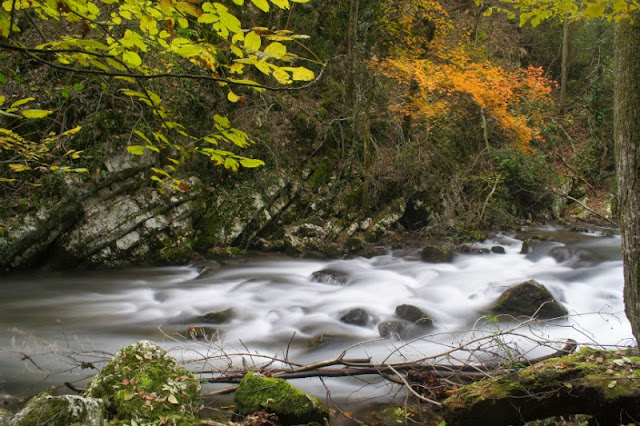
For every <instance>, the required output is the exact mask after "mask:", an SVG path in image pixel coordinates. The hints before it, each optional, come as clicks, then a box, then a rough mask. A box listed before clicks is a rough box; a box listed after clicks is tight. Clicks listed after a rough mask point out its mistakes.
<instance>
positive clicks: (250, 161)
mask: <svg viewBox="0 0 640 426" xmlns="http://www.w3.org/2000/svg"><path fill="white" fill-rule="evenodd" d="M240 164H242V167H246V168H248V169H249V168H254V167H260V166H264V161H262V160H256V159H254V158H245V159H244V160H240Z"/></svg>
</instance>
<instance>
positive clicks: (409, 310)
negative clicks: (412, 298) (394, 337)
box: [396, 305, 433, 327]
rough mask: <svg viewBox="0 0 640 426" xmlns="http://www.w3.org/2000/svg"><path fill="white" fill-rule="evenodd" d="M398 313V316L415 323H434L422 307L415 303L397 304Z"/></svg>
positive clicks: (428, 324) (424, 325)
mask: <svg viewBox="0 0 640 426" xmlns="http://www.w3.org/2000/svg"><path fill="white" fill-rule="evenodd" d="M396 315H397V316H398V318H402V319H403V320H407V321H409V322H411V323H413V324H416V325H419V326H422V327H429V326H432V325H433V320H432V319H431V317H430V316H429V315H428V314H426V313H425V312H424V311H422V309H420V308H418V307H417V306H414V305H398V306H396Z"/></svg>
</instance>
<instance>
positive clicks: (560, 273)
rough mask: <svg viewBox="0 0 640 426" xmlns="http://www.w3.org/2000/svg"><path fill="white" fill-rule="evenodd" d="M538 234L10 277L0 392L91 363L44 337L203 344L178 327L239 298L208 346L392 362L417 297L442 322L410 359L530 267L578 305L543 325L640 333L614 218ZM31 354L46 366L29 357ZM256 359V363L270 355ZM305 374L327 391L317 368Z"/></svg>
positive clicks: (37, 386)
mask: <svg viewBox="0 0 640 426" xmlns="http://www.w3.org/2000/svg"><path fill="white" fill-rule="evenodd" d="M535 232H537V233H538V234H540V233H542V234H545V235H548V236H549V237H551V238H552V240H549V241H544V240H543V241H540V240H536V241H535V243H534V244H533V250H532V251H531V252H530V253H528V254H521V253H520V251H521V247H522V241H521V240H518V239H516V238H515V237H511V236H506V235H499V236H496V237H494V238H492V239H491V240H488V241H486V242H484V243H482V244H479V245H478V247H487V248H490V247H492V246H494V245H501V246H503V247H504V248H505V249H506V254H494V253H491V254H484V255H462V254H460V255H457V256H456V258H455V260H454V262H453V263H438V264H431V263H426V262H423V261H421V260H420V257H419V252H418V250H417V249H405V250H396V251H391V252H389V253H388V254H386V255H383V256H377V257H374V258H371V259H366V258H355V259H349V260H303V259H294V258H284V257H273V256H269V257H267V256H254V257H248V258H246V259H243V260H233V261H228V262H226V263H216V262H203V263H201V264H199V265H194V266H184V267H162V268H158V267H153V268H151V267H150V268H127V269H119V270H108V271H93V272H91V271H73V272H65V273H51V272H46V273H45V272H31V273H20V274H12V275H8V276H3V277H0V283H1V287H0V288H1V289H2V298H1V300H0V327H1V328H2V330H3V332H2V334H1V335H0V348H1V349H2V350H1V351H0V392H2V391H5V392H12V393H13V392H15V393H21V394H28V393H30V392H32V391H35V390H41V389H42V388H45V389H46V387H48V386H49V385H50V384H56V385H60V384H62V382H64V381H65V380H69V377H71V378H72V379H78V378H80V377H85V376H88V375H89V374H90V372H87V371H81V370H79V369H77V368H76V369H73V368H71V367H73V366H72V365H68V366H67V367H68V369H69V371H65V372H64V373H61V374H53V375H49V374H48V373H45V372H43V371H40V370H39V369H38V367H40V368H42V369H43V370H47V371H55V372H58V371H62V370H66V369H67V367H65V365H64V364H63V366H62V367H60V365H56V362H59V360H60V359H61V358H64V357H59V356H58V357H56V356H53V357H51V356H49V358H47V357H46V356H45V355H44V354H46V353H47V352H50V351H51V348H50V347H49V348H47V347H46V346H43V342H41V341H40V339H42V340H45V341H47V342H55V345H56V347H57V348H59V349H61V350H64V349H65V348H67V347H72V348H74V349H76V350H79V349H81V348H85V349H86V348H89V347H92V348H95V349H99V350H106V351H111V352H113V351H115V350H116V349H117V348H118V347H121V346H123V345H126V344H129V343H131V342H134V341H136V340H139V339H150V340H154V341H156V342H158V343H163V344H164V345H165V346H166V347H169V348H171V347H176V346H180V347H181V348H185V347H187V348H194V350H196V351H199V353H200V354H202V353H203V352H204V351H205V349H203V348H204V347H205V346H204V345H195V344H191V343H189V342H188V341H174V340H172V339H171V338H169V337H168V336H176V335H177V334H178V333H180V332H184V331H185V330H186V329H187V328H188V326H190V325H203V324H202V323H200V322H198V320H197V318H198V317H200V316H202V315H204V314H206V313H209V312H217V311H224V310H227V309H233V311H234V312H235V316H234V317H233V319H232V320H231V321H230V322H228V323H226V324H224V325H222V326H221V334H220V338H219V340H215V341H214V342H213V344H212V346H211V348H209V349H207V351H209V352H207V354H214V355H215V352H216V351H218V350H219V349H224V350H225V351H228V352H233V351H239V352H246V351H250V352H252V353H257V352H259V353H263V354H271V355H278V356H281V357H282V356H284V354H285V352H288V357H289V359H290V360H293V361H296V362H303V363H305V362H313V361H321V360H326V359H331V358H333V357H335V356H337V355H338V354H339V353H340V352H341V351H342V349H344V348H345V347H347V346H349V345H353V344H356V343H357V342H363V341H371V342H368V343H366V344H363V345H358V346H356V347H354V348H353V349H352V350H350V352H349V353H348V357H363V356H366V357H373V360H374V361H381V360H382V359H384V358H385V357H386V356H387V355H389V354H390V353H391V352H392V351H393V350H394V348H397V347H398V346H399V345H400V344H401V342H399V341H397V340H393V339H380V336H379V333H378V328H377V323H379V322H381V321H386V320H391V319H394V311H395V308H396V306H398V305H401V304H412V305H415V306H417V307H419V308H420V309H422V310H423V311H424V312H427V313H428V314H429V315H430V316H431V317H432V318H433V320H434V323H435V328H434V329H432V330H429V333H433V334H436V336H433V337H431V338H428V339H424V340H422V341H416V342H414V343H412V344H411V345H410V346H407V347H404V348H402V350H400V351H397V352H395V353H394V354H393V358H394V359H396V360H397V359H412V358H413V357H418V356H420V354H425V353H426V354H428V353H436V352H438V351H440V350H442V346H439V345H438V344H439V343H441V344H445V345H451V344H455V343H456V342H460V341H463V340H464V336H465V334H464V332H461V330H467V329H469V328H471V327H473V326H474V324H475V323H476V320H477V319H478V318H479V317H481V316H482V315H483V314H484V313H486V312H487V309H488V308H489V307H490V306H491V305H492V303H494V302H495V300H496V299H497V298H498V296H499V295H500V294H501V293H502V292H503V291H504V290H505V289H506V288H508V287H510V286H512V285H515V284H517V283H520V282H522V281H525V280H529V279H535V280H537V281H538V282H540V283H542V284H544V285H545V286H546V287H547V288H548V289H549V290H550V291H551V292H552V293H553V294H554V296H555V297H556V298H557V299H558V300H559V301H560V302H561V303H562V304H563V305H564V306H565V307H566V308H567V309H568V311H569V312H570V317H569V318H568V319H567V320H563V321H560V322H557V323H556V324H555V325H546V326H541V329H539V330H538V331H537V332H536V333H538V334H536V336H538V337H540V336H542V337H543V338H548V339H558V340H559V341H563V340H564V339H566V338H569V337H571V338H574V339H575V340H577V341H578V342H580V343H582V344H596V343H597V344H600V345H629V344H631V343H632V340H631V331H630V326H629V323H628V321H627V320H626V318H625V316H624V307H623V298H622V262H621V256H620V238H619V236H617V235H615V234H613V232H612V231H610V230H608V231H607V232H604V233H603V232H569V231H562V230H559V229H555V228H543V229H538V230H536V231H535ZM609 234H611V235H609ZM327 267H330V268H332V269H336V270H340V271H342V272H344V273H346V274H347V276H348V279H347V282H346V283H345V284H342V285H339V284H336V283H325V282H315V281H314V280H312V279H311V275H312V274H313V273H314V272H316V271H319V270H322V269H324V268H327ZM353 308H362V309H365V310H366V311H367V312H368V313H369V314H370V315H371V317H372V321H371V323H370V324H369V325H368V326H366V327H360V326H356V325H349V324H345V323H343V322H341V321H340V318H341V316H342V315H343V314H345V313H346V312H347V311H349V310H350V309H353ZM204 325H207V324H204ZM207 326H212V325H211V324H208V325H207ZM494 326H495V327H498V326H501V325H499V324H498V325H494ZM503 327H505V328H506V327H508V325H503ZM322 334H324V335H331V336H340V337H339V338H337V339H336V340H334V341H333V343H332V344H328V345H324V346H321V347H312V346H310V345H309V340H310V339H311V338H313V337H315V336H318V335H322ZM28 335H31V336H32V337H29V336H28ZM23 354H28V355H29V356H30V357H31V358H33V360H34V361H36V362H37V363H38V365H37V366H36V365H35V364H34V362H31V360H29V359H21V358H23ZM245 358H246V359H245V361H247V360H248V362H249V363H251V362H254V361H255V362H257V363H259V362H264V361H263V360H256V359H253V358H251V357H245ZM56 359H57V360H58V361H56ZM211 364H214V362H212V363H211ZM206 367H207V368H209V367H211V365H207V366H206ZM194 368H196V369H197V368H199V367H194ZM200 368H202V367H200ZM335 383H336V385H335V387H334V388H333V389H332V392H335V393H336V394H334V397H336V396H338V397H343V398H348V397H354V398H358V396H356V395H360V394H358V392H356V391H357V390H358V389H360V388H361V387H362V384H363V383H362V382H360V381H357V380H356V381H354V380H353V379H351V381H350V382H349V381H348V380H341V381H339V380H336V381H335ZM294 384H296V385H298V386H301V387H303V388H305V389H307V390H311V391H312V392H314V393H316V394H318V395H321V394H324V389H323V388H322V386H321V385H320V384H319V381H318V380H297V381H296V382H295V383H294ZM372 387H373V388H375V386H372ZM367 389H369V387H367ZM368 392H369V391H367V393H366V395H369V393H368ZM359 397H360V398H366V397H368V396H362V395H360V396H359Z"/></svg>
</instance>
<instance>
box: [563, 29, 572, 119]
mask: <svg viewBox="0 0 640 426" xmlns="http://www.w3.org/2000/svg"><path fill="white" fill-rule="evenodd" d="M570 25H571V23H570V22H569V18H568V17H565V18H564V24H563V26H562V70H561V75H560V110H562V109H563V108H564V107H565V104H566V102H567V81H568V80H569V30H570Z"/></svg>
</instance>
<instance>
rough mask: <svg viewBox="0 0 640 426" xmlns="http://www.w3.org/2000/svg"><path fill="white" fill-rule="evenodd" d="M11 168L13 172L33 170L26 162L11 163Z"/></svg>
mask: <svg viewBox="0 0 640 426" xmlns="http://www.w3.org/2000/svg"><path fill="white" fill-rule="evenodd" d="M9 168H10V169H11V171H12V172H16V173H20V172H24V171H26V170H31V167H29V166H27V165H26V164H9Z"/></svg>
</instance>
